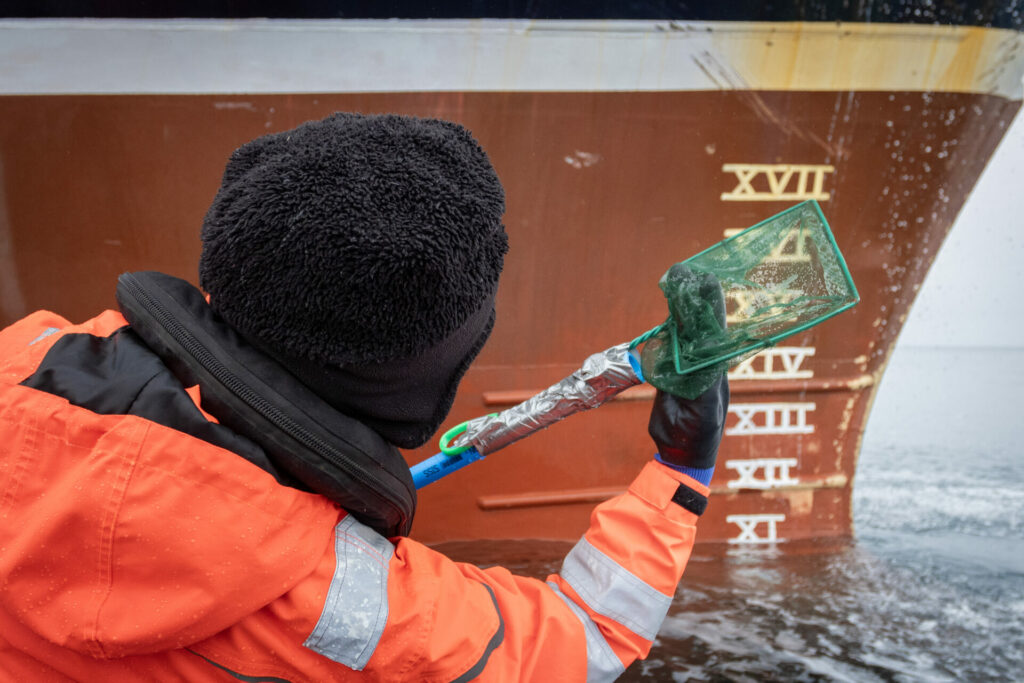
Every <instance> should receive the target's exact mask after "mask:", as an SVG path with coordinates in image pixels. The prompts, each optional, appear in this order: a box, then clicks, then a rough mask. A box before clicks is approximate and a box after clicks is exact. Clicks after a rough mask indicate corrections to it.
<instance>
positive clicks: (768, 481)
mask: <svg viewBox="0 0 1024 683" xmlns="http://www.w3.org/2000/svg"><path fill="white" fill-rule="evenodd" d="M725 466H726V468H727V469H730V470H736V472H737V473H738V474H739V475H740V478H739V479H733V480H732V481H730V482H729V483H728V487H729V488H731V489H773V488H779V487H781V486H793V485H794V484H799V483H800V480H799V479H797V478H795V477H791V476H790V474H789V468H790V467H796V458H754V459H751V460H726V461H725ZM758 470H764V477H763V478H761V479H758V478H757V477H755V476H754V475H755V474H756V473H757V471H758Z"/></svg>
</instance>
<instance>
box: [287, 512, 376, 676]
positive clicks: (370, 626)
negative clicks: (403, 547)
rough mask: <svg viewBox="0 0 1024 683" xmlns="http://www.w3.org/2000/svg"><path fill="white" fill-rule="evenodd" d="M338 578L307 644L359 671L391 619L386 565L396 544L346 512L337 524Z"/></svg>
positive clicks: (334, 579) (335, 542)
mask: <svg viewBox="0 0 1024 683" xmlns="http://www.w3.org/2000/svg"><path fill="white" fill-rule="evenodd" d="M334 551H335V556H336V560H335V562H336V564H335V568H334V577H333V578H332V579H331V586H330V589H329V590H328V592H327V599H326V600H325V601H324V609H323V612H322V613H321V614H320V619H319V620H318V621H317V623H316V627H315V628H314V629H313V632H312V633H311V634H310V636H309V638H307V639H306V642H304V643H303V645H305V646H306V647H308V648H309V649H311V650H313V651H314V652H318V653H320V654H322V655H323V656H325V657H328V658H329V659H332V660H334V661H336V662H338V663H340V664H344V665H345V666H347V667H349V668H350V669H355V670H356V671H361V670H362V669H363V667H365V666H366V663H367V662H368V661H369V660H370V657H371V656H372V655H373V651H374V650H375V649H376V648H377V643H378V642H379V641H380V637H381V634H382V633H383V632H384V624H385V623H386V622H387V618H388V563H389V562H390V560H391V556H392V555H393V554H394V552H395V548H394V546H392V545H391V543H390V542H389V541H388V539H386V538H384V537H383V536H381V535H380V534H378V533H377V532H376V531H374V530H373V529H371V528H370V527H368V526H366V525H364V524H361V523H360V522H358V521H357V520H356V519H355V518H354V517H352V516H351V515H348V516H347V517H345V519H343V520H341V521H340V522H339V523H338V525H337V526H336V527H335V540H334Z"/></svg>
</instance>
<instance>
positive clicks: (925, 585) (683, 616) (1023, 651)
mask: <svg viewBox="0 0 1024 683" xmlns="http://www.w3.org/2000/svg"><path fill="white" fill-rule="evenodd" d="M1022 383H1024V350H1013V349H1002V350H1000V349H923V348H909V349H908V348H901V349H898V350H897V351H896V353H895V354H894V356H893V358H892V360H891V362H890V364H889V368H888V370H887V372H886V375H885V379H884V380H883V384H882V386H881V387H880V390H879V394H878V397H877V399H876V402H875V406H874V409H873V411H872V417H871V419H870V421H869V424H868V431H867V434H866V436H865V440H864V444H863V447H862V451H861V457H860V461H859V464H858V468H857V476H856V481H855V484H854V521H855V540H854V541H853V542H852V543H843V544H835V545H832V546H831V547H827V548H825V549H823V548H821V547H814V546H796V545H792V544H785V543H783V544H779V545H777V546H756V547H753V546H752V547H748V548H743V547H735V548H731V549H729V550H728V551H727V552H726V553H725V554H724V555H723V554H721V552H720V551H719V552H716V553H710V552H705V551H703V550H701V547H700V546H698V549H697V552H696V554H695V556H694V557H693V559H692V560H691V562H690V565H689V566H688V567H687V570H686V574H685V575H684V577H683V581H682V583H681V584H680V587H679V590H678V592H677V594H676V597H675V600H674V602H673V604H672V607H671V609H670V611H669V616H668V618H667V619H666V621H665V624H664V626H663V627H662V629H661V631H660V633H659V635H658V639H657V642H656V643H655V644H654V648H653V649H652V651H651V654H650V656H649V657H648V659H647V660H646V661H643V662H637V663H636V664H634V665H633V666H632V667H630V669H629V670H628V671H627V672H626V674H625V675H624V676H623V678H622V680H626V681H639V680H659V681H662V680H663V681H691V680H692V681H703V680H710V681H819V680H821V681H826V680H827V681H833V680H836V681H998V680H1007V681H1010V680H1012V681H1021V680H1024V453H1022V449H1021V446H1020V444H1021V443H1022V441H1024V414H1021V412H1022V411H1021V410H1020V403H1021V396H1022V391H1021V387H1022ZM711 504H712V505H714V504H715V501H714V499H713V498H712V500H711ZM698 533H699V532H698ZM551 550H552V548H550V547H549V548H544V547H538V548H537V550H536V552H537V555H536V557H534V558H531V557H519V558H518V559H517V561H513V562H504V563H505V564H508V565H510V568H512V569H513V570H514V571H520V572H522V573H527V574H531V575H534V576H540V577H543V576H545V575H546V574H547V573H548V572H551V571H557V568H558V564H559V563H558V562H557V561H552V560H550V559H544V555H545V554H548V555H550V553H551ZM561 550H562V549H559V551H560V552H561ZM499 552H500V551H499ZM477 553H482V555H481V554H477ZM477 553H474V555H476V556H475V557H473V558H466V559H473V560H476V561H478V562H482V563H484V564H488V562H487V559H488V557H487V554H488V551H487V550H486V549H485V548H480V549H478V551H477ZM503 554H504V556H505V558H507V557H508V555H507V550H506V551H505V552H504V553H503Z"/></svg>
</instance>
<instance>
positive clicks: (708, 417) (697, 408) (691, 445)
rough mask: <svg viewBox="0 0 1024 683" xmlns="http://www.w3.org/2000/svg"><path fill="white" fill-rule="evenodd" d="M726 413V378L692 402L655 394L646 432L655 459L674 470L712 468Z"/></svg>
mask: <svg viewBox="0 0 1024 683" xmlns="http://www.w3.org/2000/svg"><path fill="white" fill-rule="evenodd" d="M728 409H729V378H728V377H726V376H725V375H724V374H723V375H722V376H721V377H719V378H718V380H717V381H716V382H715V383H714V384H712V385H711V388H710V389H708V390H707V391H705V392H704V393H703V394H701V395H700V396H698V397H697V398H695V399H692V400H691V399H686V398H679V397H678V396H673V395H672V394H669V393H666V392H663V391H658V394H657V396H655V398H654V408H652V409H651V420H650V423H649V424H648V426H647V431H648V432H649V433H650V435H651V438H652V439H654V443H655V444H656V445H657V446H658V454H659V455H660V456H661V457H660V458H659V459H660V460H661V461H662V462H664V463H665V464H667V465H671V466H674V467H676V468H680V467H684V468H687V469H695V470H705V469H708V468H713V467H714V466H715V458H716V457H717V456H718V445H719V444H720V443H721V441H722V431H723V430H724V429H725V416H726V413H727V412H728ZM710 478H711V476H710V473H709V474H708V479H709V480H710ZM705 483H707V482H705Z"/></svg>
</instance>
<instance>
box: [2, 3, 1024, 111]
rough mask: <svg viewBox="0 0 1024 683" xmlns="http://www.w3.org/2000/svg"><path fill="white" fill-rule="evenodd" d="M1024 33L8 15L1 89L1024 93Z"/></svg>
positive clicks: (795, 25) (919, 27)
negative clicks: (158, 19)
mask: <svg viewBox="0 0 1024 683" xmlns="http://www.w3.org/2000/svg"><path fill="white" fill-rule="evenodd" d="M1022 44H1024V38H1022V37H1021V35H1020V34H1019V33H1018V32H1016V31H1012V30H1009V29H991V28H978V27H963V26H959V27H958V26H931V25H924V24H916V25H907V24H857V23H849V24H837V23H834V22H833V23H823V22H715V21H693V22H666V21H560V20H544V21H530V20H524V19H475V20H468V19H462V20H437V19H433V20H431V19H421V20H396V19H391V20H376V19H371V20H297V19H275V20H269V19H249V20H223V19H216V20H202V19H200V20H183V19H172V20H161V21H155V20H129V19H113V20H97V19H62V20H48V19H29V20H26V19H20V20H19V19H11V20H3V21H0V94H42V93H108V94H112V93H154V94H156V93H221V94H229V93H243V94H248V93H283V92H288V93H297V92H309V93H331V92H334V93H336V92H420V91H426V92H443V91H455V92H467V91H492V92H517V91H530V92H533V91H559V92H564V91H576V92H580V91H585V92H596V91H637V90H644V91H688V90H791V91H841V92H846V91H865V90H882V91H890V92H930V91H937V92H970V93H985V94H993V95H1001V96H1003V97H1007V98H1010V99H1014V100H1019V99H1021V74H1022V72H1024V50H1022V49H1021V46H1022ZM223 104H225V105H226V106H228V107H232V106H242V107H244V106H246V104H247V103H244V102H227V103H223ZM248 104H249V106H250V107H251V106H253V105H252V104H251V103H248Z"/></svg>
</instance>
